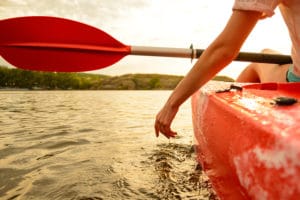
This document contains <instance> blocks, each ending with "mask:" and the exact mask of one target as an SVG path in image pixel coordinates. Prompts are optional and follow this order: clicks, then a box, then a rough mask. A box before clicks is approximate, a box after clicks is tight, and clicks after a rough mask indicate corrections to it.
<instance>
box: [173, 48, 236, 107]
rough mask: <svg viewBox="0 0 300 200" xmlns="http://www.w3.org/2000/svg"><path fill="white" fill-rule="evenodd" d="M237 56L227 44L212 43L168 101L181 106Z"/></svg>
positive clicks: (175, 105)
mask: <svg viewBox="0 0 300 200" xmlns="http://www.w3.org/2000/svg"><path fill="white" fill-rule="evenodd" d="M235 56H236V53H235V52H234V51H231V50H228V48H226V46H218V45H214V44H212V45H211V46H210V47H208V48H207V49H206V50H205V51H204V52H203V54H202V55H201V57H200V58H199V59H198V61H197V62H196V63H195V65H194V66H193V68H192V69H191V70H190V72H189V73H188V74H187V75H186V76H185V77H184V79H182V81H181V82H180V83H179V84H178V85H177V87H176V88H175V90H174V91H173V93H172V95H171V96H170V98H169V100H168V103H169V104H170V105H171V106H172V107H173V106H174V107H179V106H180V105H181V104H182V103H183V102H184V101H186V100H187V99H188V98H189V97H190V96H191V95H192V94H193V93H194V92H196V91H197V90H198V89H199V88H201V87H202V86H203V85H204V84H205V83H206V82H208V81H209V80H211V79H212V78H213V77H214V76H215V75H216V74H217V73H218V72H219V71H220V70H222V69H223V68H224V67H225V66H226V65H228V64H229V63H230V62H231V61H232V60H233V58H234V57H235Z"/></svg>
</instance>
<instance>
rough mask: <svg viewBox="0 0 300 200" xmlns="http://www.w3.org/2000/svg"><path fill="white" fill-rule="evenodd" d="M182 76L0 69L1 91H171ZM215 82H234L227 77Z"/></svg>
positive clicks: (219, 77)
mask: <svg viewBox="0 0 300 200" xmlns="http://www.w3.org/2000/svg"><path fill="white" fill-rule="evenodd" d="M182 78H183V76H174V75H162V74H125V75H122V76H107V75H99V74H87V73H52V72H35V71H28V70H21V69H10V68H6V67H0V89H1V88H2V89H3V88H20V89H41V90H44V89H45V90H171V89H174V88H175V87H176V85H177V84H178V83H179V81H180V80H181V79H182ZM215 80H222V81H234V80H233V79H231V78H229V77H226V76H217V77H215Z"/></svg>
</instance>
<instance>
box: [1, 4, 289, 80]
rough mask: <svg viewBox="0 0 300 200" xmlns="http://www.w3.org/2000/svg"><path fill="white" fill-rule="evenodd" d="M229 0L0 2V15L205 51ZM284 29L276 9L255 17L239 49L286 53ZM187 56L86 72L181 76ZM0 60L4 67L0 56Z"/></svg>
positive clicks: (131, 59)
mask: <svg viewBox="0 0 300 200" xmlns="http://www.w3.org/2000/svg"><path fill="white" fill-rule="evenodd" d="M233 3H234V0H226V1H223V0H206V1H201V0H0V19H6V18H11V17H20V16H32V15H44V16H45V15H46V16H55V17H63V18H68V19H72V20H76V21H79V22H83V23H86V24H89V25H92V26H94V27H97V28H99V29H101V30H103V31H105V32H107V33H108V34H110V35H111V36H113V37H114V38H116V39H117V40H119V41H120V42H122V43H124V44H126V45H131V46H154V47H176V48H177V47H179V48H189V46H190V45H191V44H193V46H194V48H198V49H205V48H206V47H207V46H208V45H209V44H210V43H211V42H212V41H213V40H214V38H215V37H216V36H217V35H218V34H219V33H220V32H221V31H222V29H223V28H224V26H225V24H226V22H227V20H228V18H229V17H230V15H231V13H232V5H233ZM290 45H291V43H290V40H289V37H288V32H287V29H286V27H285V26H284V22H283V20H282V19H281V15H280V13H279V10H277V9H276V11H275V15H274V16H272V17H271V18H267V19H264V20H261V21H260V22H259V23H258V24H257V26H256V27H255V29H254V31H253V32H252V33H251V35H250V36H249V38H248V39H247V41H246V43H245V44H244V45H243V47H242V49H241V51H243V52H260V51H261V50H262V49H264V48H272V49H275V50H278V51H280V52H282V53H285V54H289V53H290ZM194 62H195V61H193V62H191V60H190V59H184V58H165V57H146V56H132V55H129V56H126V57H125V58H123V59H122V60H121V61H119V62H117V63H116V64H114V65H112V66H109V67H107V68H104V69H101V70H95V71H92V72H91V73H98V74H107V75H122V74H128V73H160V74H173V75H185V74H186V73H187V72H188V71H189V69H190V68H191V67H192V66H193V63H194ZM0 64H2V65H3V64H4V65H8V63H6V62H5V61H4V60H3V59H1V58H0ZM247 64H248V63H245V62H233V63H232V64H230V65H229V66H228V67H226V69H224V70H223V71H221V72H220V73H219V75H226V76H230V77H233V78H236V77H237V75H238V74H239V73H240V72H241V71H242V70H243V69H244V67H245V66H246V65H247Z"/></svg>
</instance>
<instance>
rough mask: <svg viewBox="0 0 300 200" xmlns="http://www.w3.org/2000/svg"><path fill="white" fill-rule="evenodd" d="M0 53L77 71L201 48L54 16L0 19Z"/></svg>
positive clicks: (286, 59)
mask: <svg viewBox="0 0 300 200" xmlns="http://www.w3.org/2000/svg"><path fill="white" fill-rule="evenodd" d="M0 30H1V34H0V56H2V57H3V58H4V59H5V60H6V61H8V62H9V63H11V64H12V65H14V66H16V67H19V68H23V69H27V70H38V71H55V72H81V71H91V70H96V69H101V68H104V67H108V66H110V65H112V64H114V63H116V62H118V61H119V60H121V59H122V58H123V57H125V56H127V55H142V56H163V57H179V58H190V59H194V58H199V57H200V55H201V54H202V53H203V51H204V50H203V49H193V47H192V46H191V48H187V49H183V48H166V47H147V46H130V45H125V44H123V43H121V42H120V41H118V40H116V39H115V38H113V37H112V36H110V35H109V34H107V33H105V32H104V31H102V30H100V29H97V28H95V27H92V26H89V25H86V24H83V23H80V22H76V21H72V20H68V19H64V18H57V17H47V16H32V17H19V18H11V19H5V20H0ZM234 60H236V61H248V62H260V63H277V64H286V63H292V60H291V57H290V56H287V55H277V54H275V55H274V54H261V53H244V52H241V53H239V54H238V56H237V57H236V58H235V59H234Z"/></svg>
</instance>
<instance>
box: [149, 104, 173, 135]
mask: <svg viewBox="0 0 300 200" xmlns="http://www.w3.org/2000/svg"><path fill="white" fill-rule="evenodd" d="M177 112H178V108H172V107H171V106H169V105H168V104H166V105H165V106H164V107H163V108H162V110H161V111H160V112H159V113H158V114H157V115H156V120H155V125H154V127H155V134H156V137H158V136H159V132H161V133H162V134H164V136H166V137H167V138H168V139H169V138H170V137H175V136H176V135H177V133H176V132H174V131H172V130H171V124H172V121H173V119H174V117H175V116H176V114H177Z"/></svg>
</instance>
